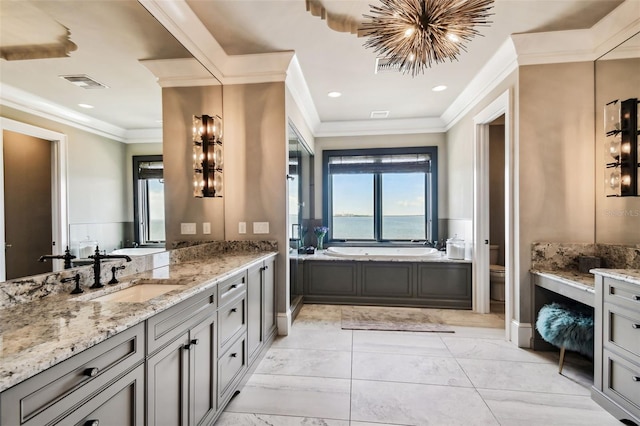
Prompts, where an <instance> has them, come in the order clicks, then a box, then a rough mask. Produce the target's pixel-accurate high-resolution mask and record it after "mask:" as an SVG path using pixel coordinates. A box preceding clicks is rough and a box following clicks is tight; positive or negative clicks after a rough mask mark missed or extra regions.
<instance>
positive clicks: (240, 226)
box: [238, 222, 247, 234]
mask: <svg viewBox="0 0 640 426" xmlns="http://www.w3.org/2000/svg"><path fill="white" fill-rule="evenodd" d="M246 233H247V222H240V223H238V234H246Z"/></svg>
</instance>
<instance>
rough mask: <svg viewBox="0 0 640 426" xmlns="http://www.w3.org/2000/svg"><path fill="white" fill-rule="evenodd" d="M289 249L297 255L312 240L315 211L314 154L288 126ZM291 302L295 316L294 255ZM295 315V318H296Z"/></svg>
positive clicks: (298, 293) (298, 296)
mask: <svg viewBox="0 0 640 426" xmlns="http://www.w3.org/2000/svg"><path fill="white" fill-rule="evenodd" d="M288 140H289V170H288V174H287V180H288V185H289V188H288V192H289V218H288V222H289V226H288V229H289V231H288V233H289V250H290V251H291V252H293V253H297V252H298V251H299V250H301V249H302V248H303V247H305V246H306V245H308V244H310V241H309V237H310V235H309V228H310V226H311V225H310V219H311V212H312V211H313V206H312V202H313V201H312V200H313V198H314V197H313V193H312V192H313V182H312V180H313V153H312V152H311V149H310V148H309V147H308V145H307V144H306V143H305V141H304V139H303V138H302V137H301V136H300V133H299V132H298V131H297V130H296V128H295V126H294V125H293V124H291V123H289V128H288ZM290 266H291V269H290V276H291V282H290V288H289V290H290V303H291V311H292V312H294V313H296V312H297V310H298V309H299V308H300V307H302V303H300V302H301V301H302V280H301V279H300V278H301V270H300V265H299V264H298V261H297V259H296V258H295V256H293V258H292V259H291V263H290ZM294 316H295V315H294Z"/></svg>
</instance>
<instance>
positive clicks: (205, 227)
mask: <svg viewBox="0 0 640 426" xmlns="http://www.w3.org/2000/svg"><path fill="white" fill-rule="evenodd" d="M202 233H203V234H210V233H211V222H202Z"/></svg>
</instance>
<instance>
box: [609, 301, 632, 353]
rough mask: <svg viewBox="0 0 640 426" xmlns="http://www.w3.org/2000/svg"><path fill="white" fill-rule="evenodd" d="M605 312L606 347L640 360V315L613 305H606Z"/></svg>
mask: <svg viewBox="0 0 640 426" xmlns="http://www.w3.org/2000/svg"><path fill="white" fill-rule="evenodd" d="M604 312H605V314H604V315H603V318H604V327H603V328H604V345H605V347H608V348H612V347H618V348H619V349H621V350H623V351H626V352H628V355H629V356H630V357H636V359H639V360H640V313H638V312H633V311H630V310H628V309H624V308H621V307H620V306H617V305H612V304H611V303H605V304H604ZM614 350H615V349H614Z"/></svg>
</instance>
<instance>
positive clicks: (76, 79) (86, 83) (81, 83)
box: [60, 74, 109, 89]
mask: <svg viewBox="0 0 640 426" xmlns="http://www.w3.org/2000/svg"><path fill="white" fill-rule="evenodd" d="M60 78H64V79H65V80H67V81H68V82H69V83H71V84H73V85H75V86H78V87H82V88H83V89H108V88H109V86H107V85H104V84H102V83H98V82H97V81H95V80H94V79H92V78H91V77H89V76H88V75H85V74H78V75H61V76H60Z"/></svg>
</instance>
